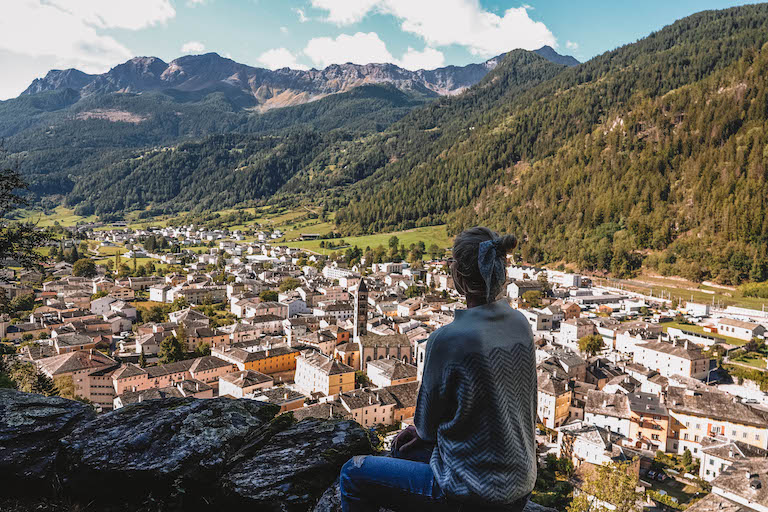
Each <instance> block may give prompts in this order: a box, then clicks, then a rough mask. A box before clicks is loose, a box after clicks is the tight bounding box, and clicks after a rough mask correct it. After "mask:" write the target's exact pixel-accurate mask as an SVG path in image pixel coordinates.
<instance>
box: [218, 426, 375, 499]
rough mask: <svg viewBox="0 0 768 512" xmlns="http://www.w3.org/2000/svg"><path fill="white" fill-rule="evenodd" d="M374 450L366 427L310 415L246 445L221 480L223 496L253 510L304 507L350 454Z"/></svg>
mask: <svg viewBox="0 0 768 512" xmlns="http://www.w3.org/2000/svg"><path fill="white" fill-rule="evenodd" d="M372 452H373V448H372V445H371V441H370V439H369V437H368V433H367V432H366V431H365V430H364V429H363V428H362V427H360V425H359V424H357V423H355V422H353V421H349V420H321V419H316V418H308V419H305V420H303V421H301V422H299V423H296V424H294V425H291V426H289V427H288V428H286V429H285V430H282V431H280V432H278V433H276V434H275V435H273V436H272V437H271V438H270V439H269V440H268V441H267V442H266V443H264V444H263V445H262V446H259V447H258V449H256V450H252V449H249V448H245V449H244V450H243V454H242V455H241V456H238V457H236V458H235V460H234V463H233V464H232V465H231V466H230V467H229V468H228V470H227V472H226V474H225V476H224V480H223V482H222V485H223V487H224V489H225V493H226V497H227V501H228V502H229V503H231V504H233V505H244V506H249V507H251V508H252V509H253V510H280V511H293V510H296V511H306V510H310V509H311V508H312V505H313V504H314V503H315V502H316V501H317V500H318V498H320V496H321V495H322V494H323V493H324V492H325V491H326V489H327V488H328V486H329V485H331V484H332V483H333V481H334V480H335V479H337V478H338V475H339V471H340V469H341V466H342V465H343V464H344V463H345V462H346V461H347V460H349V459H350V458H351V457H352V456H353V455H359V454H366V455H367V454H370V453H372Z"/></svg>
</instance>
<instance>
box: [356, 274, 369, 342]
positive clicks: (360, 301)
mask: <svg viewBox="0 0 768 512" xmlns="http://www.w3.org/2000/svg"><path fill="white" fill-rule="evenodd" d="M367 326H368V287H367V286H366V284H365V279H364V278H363V277H360V284H359V285H357V290H355V328H354V332H353V337H354V340H355V341H358V340H359V339H360V337H361V336H365V335H366V334H368V327H367Z"/></svg>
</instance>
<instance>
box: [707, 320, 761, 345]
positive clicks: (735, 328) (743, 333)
mask: <svg viewBox="0 0 768 512" xmlns="http://www.w3.org/2000/svg"><path fill="white" fill-rule="evenodd" d="M717 332H718V333H720V334H723V335H725V336H731V337H733V338H739V339H740V340H745V341H751V340H752V338H756V337H757V336H763V335H765V327H763V326H762V325H760V324H756V323H754V322H744V321H743V320H734V319H732V318H720V319H719V320H718V321H717Z"/></svg>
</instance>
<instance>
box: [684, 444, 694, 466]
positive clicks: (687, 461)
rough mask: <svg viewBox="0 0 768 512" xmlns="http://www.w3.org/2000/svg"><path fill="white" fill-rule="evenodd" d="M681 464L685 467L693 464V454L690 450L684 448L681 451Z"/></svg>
mask: <svg viewBox="0 0 768 512" xmlns="http://www.w3.org/2000/svg"><path fill="white" fill-rule="evenodd" d="M682 462H683V466H685V468H686V469H688V468H690V467H691V466H692V465H693V454H692V453H691V451H690V450H689V449H688V448H686V449H685V451H684V452H683V461H682Z"/></svg>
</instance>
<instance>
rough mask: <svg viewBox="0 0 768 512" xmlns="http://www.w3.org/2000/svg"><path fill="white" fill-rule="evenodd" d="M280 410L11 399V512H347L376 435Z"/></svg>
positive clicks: (5, 407) (226, 403)
mask: <svg viewBox="0 0 768 512" xmlns="http://www.w3.org/2000/svg"><path fill="white" fill-rule="evenodd" d="M277 412H278V408H277V407H275V406H273V405H269V404H264V403H261V402H256V401H251V400H233V399H226V398H218V399H209V400H198V399H194V398H170V399H164V400H149V401H145V402H141V403H138V404H134V405H130V406H127V407H124V408H122V409H119V410H117V411H113V412H109V413H106V414H102V415H99V416H96V415H95V414H94V413H93V412H92V410H91V408H90V407H89V406H87V405H85V404H82V403H80V402H74V401H71V400H65V399H63V398H54V397H43V396H40V395H33V394H28V393H22V392H18V391H13V390H0V510H3V511H12V512H21V511H27V510H35V511H37V512H60V511H65V510H66V511H69V510H86V509H87V510H102V511H107V512H125V511H150V510H152V511H156V510H165V511H173V510H200V509H211V510H217V509H218V510H259V511H276V512H277V511H280V512H293V511H296V512H305V511H314V512H337V511H340V510H341V508H340V504H339V496H338V492H339V487H338V475H339V470H340V469H341V466H342V465H343V464H344V463H345V462H346V461H347V460H348V459H349V458H350V457H352V456H353V455H358V454H371V453H373V451H374V450H373V445H372V443H371V439H370V438H369V434H368V432H367V431H365V430H364V429H363V428H362V427H361V426H360V425H359V424H357V423H355V422H353V421H349V420H338V419H329V420H321V419H315V418H308V419H305V420H303V421H300V422H296V420H295V419H294V418H293V415H291V414H282V415H279V416H275V415H276V413H277ZM526 512H554V511H552V510H551V509H545V508H543V507H540V506H538V505H535V504H530V505H529V506H528V507H527V508H526Z"/></svg>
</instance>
